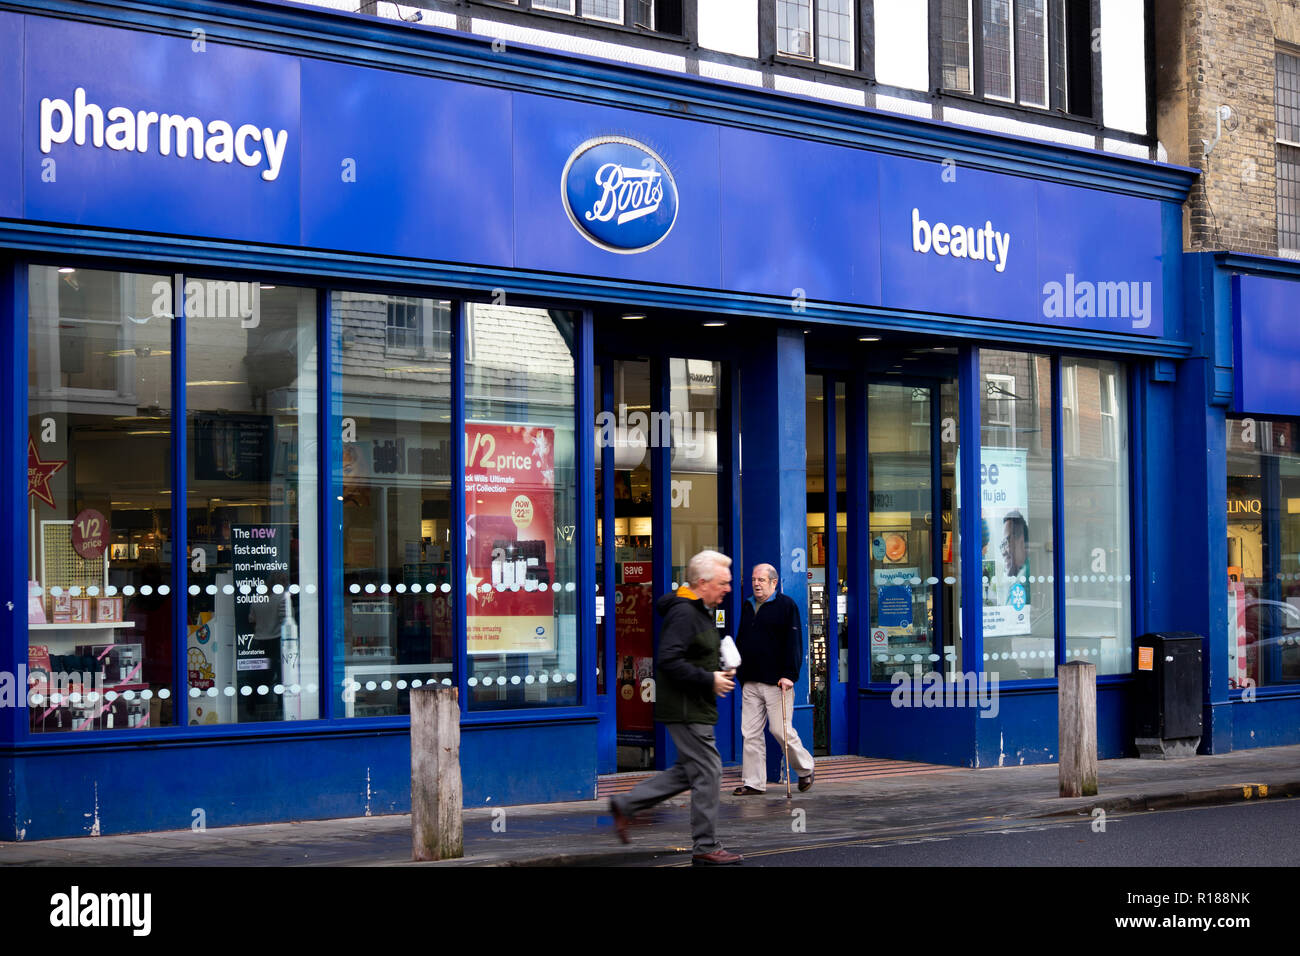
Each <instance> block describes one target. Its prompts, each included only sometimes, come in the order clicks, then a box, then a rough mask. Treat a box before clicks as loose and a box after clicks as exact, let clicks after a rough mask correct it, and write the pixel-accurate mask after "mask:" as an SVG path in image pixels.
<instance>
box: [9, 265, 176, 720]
mask: <svg viewBox="0 0 1300 956" xmlns="http://www.w3.org/2000/svg"><path fill="white" fill-rule="evenodd" d="M28 297H29V313H28V342H29V348H28V353H29V367H28V399H27V402H28V439H27V503H28V514H27V521H28V527H29V535H28V540H29V552H28V555H27V561H28V569H29V570H28V578H29V583H28V606H27V628H28V652H27V667H28V704H29V715H30V728H31V730H32V732H33V733H49V732H54V731H81V730H120V729H135V728H144V727H151V726H158V725H160V724H166V723H169V722H170V721H171V719H172V716H171V715H172V706H173V704H174V701H175V696H174V693H173V692H174V687H173V682H172V642H171V634H172V623H171V615H172V600H173V595H172V594H171V587H170V584H169V582H170V580H171V569H172V547H171V495H172V488H171V481H170V475H171V469H170V458H171V449H172V437H171V436H172V428H171V359H170V356H171V348H172V338H171V324H170V318H171V315H170V313H171V302H172V280H171V279H169V278H166V277H163V276H150V275H134V274H129V273H118V272H102V271H96V270H91V269H74V268H71V267H63V268H58V267H53V266H33V267H32V268H31V269H30V271H29V279H28Z"/></svg>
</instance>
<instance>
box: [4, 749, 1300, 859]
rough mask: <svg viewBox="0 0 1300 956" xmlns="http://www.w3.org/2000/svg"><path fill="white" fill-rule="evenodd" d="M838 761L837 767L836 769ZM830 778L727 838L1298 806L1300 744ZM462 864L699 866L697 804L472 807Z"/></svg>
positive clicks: (223, 844)
mask: <svg viewBox="0 0 1300 956" xmlns="http://www.w3.org/2000/svg"><path fill="white" fill-rule="evenodd" d="M827 763H828V765H829V762H827ZM941 769H942V770H943V771H944V772H936V773H928V772H908V773H895V774H884V775H881V774H876V775H867V776H863V777H860V778H856V779H851V780H837V779H835V778H834V777H833V776H832V775H831V774H827V779H825V780H823V778H822V773H821V771H820V770H819V771H818V775H817V782H816V784H815V786H814V787H813V788H812V789H811V790H809V791H808V792H807V793H799V792H798V791H797V790H796V791H795V792H794V793H793V795H792V797H791V798H790V799H787V798H786V796H785V792H784V788H782V787H769V789H768V791H767V793H766V794H764V795H762V796H748V797H735V796H732V795H731V794H730V791H724V794H723V797H722V806H721V810H720V812H719V820H718V835H719V837H720V839H722V840H723V842H724V843H725V844H726V845H727V847H728V848H730V849H733V850H738V851H740V852H742V853H745V852H748V853H771V852H779V851H781V850H783V849H788V848H794V847H807V846H815V845H829V844H832V843H845V842H864V841H879V840H881V839H887V838H889V837H891V836H897V837H898V838H899V839H906V838H908V837H907V835H908V834H913V835H915V834H917V833H924V832H929V833H934V832H937V831H939V830H941V829H948V830H954V829H961V828H972V827H986V828H987V827H1012V826H1017V825H1030V824H1032V823H1033V821H1037V822H1038V823H1040V824H1041V823H1042V822H1043V818H1044V817H1052V818H1056V819H1058V820H1070V819H1078V820H1079V821H1080V825H1081V826H1087V825H1088V821H1089V819H1090V816H1089V815H1090V813H1091V812H1092V811H1093V810H1094V809H1095V808H1101V809H1105V810H1107V812H1118V813H1125V812H1139V811H1144V810H1147V809H1153V808H1159V807H1173V806H1190V805H1198V804H1206V803H1224V802H1231V801H1240V800H1259V799H1269V800H1274V799H1285V798H1287V797H1295V796H1300V746H1292V747H1271V748H1260V749H1255V750H1242V751H1237V752H1235V753H1230V754H1222V755H1215V756H1201V757H1192V758H1188V759H1183V760H1168V761H1162V760H1137V759H1123V760H1106V761H1102V762H1101V764H1100V767H1099V779H1100V793H1099V794H1098V795H1097V796H1096V797H1080V798H1074V799H1062V798H1060V797H1058V796H1057V775H1058V768H1057V766H1056V765H1055V764H1038V765H1034V766H1027V767H990V768H984V769H970V768H941ZM464 832H465V854H466V855H465V857H464V858H463V859H459V860H447V861H443V862H440V863H432V864H416V865H428V866H443V867H445V866H520V865H564V864H589V865H618V864H625V863H632V862H638V861H647V860H652V859H653V860H664V861H667V862H673V861H686V860H689V853H690V838H689V834H690V797H689V794H682V795H681V796H680V797H676V798H674V799H672V800H670V801H667V802H666V803H664V804H661V805H660V806H658V807H656V808H654V809H653V810H650V811H648V812H646V813H644V814H642V815H641V816H640V817H638V818H637V820H636V821H634V824H633V826H632V840H631V844H630V845H623V844H621V843H619V841H618V840H617V838H616V837H615V835H614V832H613V827H612V825H611V821H610V817H609V813H608V801H607V800H606V799H598V800H585V801H579V802H574V803H556V804H539V805H533V806H516V807H499V808H495V809H493V808H474V809H470V810H466V811H465V813H464ZM410 860H411V818H410V816H409V815H404V814H397V815H392V816H382V817H363V818H356V819H343V820H321V821H304V822H300V823H280V824H268V825H262V826H243V827H225V828H213V829H208V830H206V831H202V832H193V831H190V830H182V831H173V832H167V833H139V834H127V835H123V836H106V837H81V838H77V839H68V840H43V841H33V842H25V843H0V866H15V865H19V866H23V865H25V866H51V865H53V866H59V865H74V866H82V867H85V866H195V865H202V866H207V867H211V866H295V865H300V866H319V865H335V866H341V865H350V866H393V865H403V864H410Z"/></svg>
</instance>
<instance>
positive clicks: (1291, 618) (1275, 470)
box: [1227, 418, 1300, 691]
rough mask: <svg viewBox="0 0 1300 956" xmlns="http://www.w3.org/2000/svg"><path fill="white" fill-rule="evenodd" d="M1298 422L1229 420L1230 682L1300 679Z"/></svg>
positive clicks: (1242, 685) (1238, 686)
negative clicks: (1296, 444) (1296, 445)
mask: <svg viewBox="0 0 1300 956" xmlns="http://www.w3.org/2000/svg"><path fill="white" fill-rule="evenodd" d="M1297 438H1300V428H1297V427H1296V424H1295V423H1294V422H1275V421H1266V420H1264V419H1256V418H1229V419H1228V443H1227V451H1228V501H1227V510H1228V569H1227V570H1228V574H1227V587H1228V607H1227V610H1228V621H1227V624H1228V688H1229V689H1230V690H1241V691H1248V690H1250V689H1252V688H1255V687H1268V686H1277V685H1281V684H1293V683H1296V682H1300V452H1298V451H1297V450H1296V447H1295V442H1296V440H1297Z"/></svg>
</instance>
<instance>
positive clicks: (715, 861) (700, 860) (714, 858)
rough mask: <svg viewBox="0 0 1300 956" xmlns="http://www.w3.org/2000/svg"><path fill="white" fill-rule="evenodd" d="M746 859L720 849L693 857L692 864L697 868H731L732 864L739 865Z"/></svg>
mask: <svg viewBox="0 0 1300 956" xmlns="http://www.w3.org/2000/svg"><path fill="white" fill-rule="evenodd" d="M744 859H745V858H744V857H743V856H741V855H740V854H739V853H732V852H730V851H729V850H724V849H723V848H722V847H718V848H717V849H716V850H714V851H713V852H712V853H697V854H695V856H693V857H691V862H692V863H694V864H695V865H696V866H730V865H731V864H732V863H739V862H741V861H742V860H744Z"/></svg>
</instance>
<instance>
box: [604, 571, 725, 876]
mask: <svg viewBox="0 0 1300 956" xmlns="http://www.w3.org/2000/svg"><path fill="white" fill-rule="evenodd" d="M730 591H731V558H729V557H727V556H726V555H725V554H719V553H718V552H717V551H701V552H700V553H699V554H697V555H695V556H694V557H693V558H691V560H690V563H689V564H687V566H686V584H685V585H683V586H682V587H680V588H678V589H677V592H676V593H675V594H665V595H664V596H663V597H661V598H660V599H659V600H658V601H657V602H656V603H655V609H656V610H657V611H658V612H659V613H660V614H662V615H663V618H664V622H663V627H662V628H661V629H660V632H659V651H658V653H657V655H656V657H655V719H656V720H658V721H660V722H661V723H663V724H664V725H666V726H667V728H668V733H669V735H670V736H671V737H672V739H673V743H674V744H676V745H677V762H676V763H675V764H673V765H672V766H671V767H669V768H668V769H667V770H665V771H663V772H662V773H658V774H656V775H655V776H653V777H651V778H650V779H649V780H643V781H642V782H641V783H639V784H637V785H636V786H635V787H634V788H633V789H632V792H631V793H628V794H626V795H623V796H614V797H612V798H610V801H609V810H610V814H611V815H612V816H613V817H614V831H615V832H616V833H617V834H618V838H619V839H620V840H622V841H623V842H624V843H626V842H627V841H628V834H627V825H628V821H629V820H630V819H631V818H632V816H633V815H634V814H636V813H638V812H639V811H641V810H645V809H647V808H648V807H652V806H654V805H655V804H656V803H660V802H661V801H663V800H667V799H668V798H669V797H673V796H676V795H677V794H679V793H681V792H682V791H683V790H686V789H688V788H689V789H690V791H691V838H692V841H693V844H694V846H693V857H692V861H693V862H694V863H697V864H704V865H714V866H717V865H721V864H730V863H739V862H740V861H741V860H742V859H743V857H741V855H740V854H739V853H732V852H731V851H729V850H726V849H724V848H723V846H722V844H721V843H719V842H718V839H717V837H716V836H715V834H714V831H715V830H716V829H717V823H718V804H719V802H720V799H721V796H722V757H721V756H720V755H719V754H718V747H717V744H716V743H714V738H713V728H714V725H715V724H716V723H717V722H718V705H717V698H718V697H725V696H726V695H727V694H728V693H730V691H731V690H732V689H733V688H734V687H735V686H736V685H735V683H734V682H733V681H732V679H731V678H732V675H733V674H734V671H730V670H723V665H722V660H721V653H720V650H719V648H720V644H721V639H720V638H719V637H718V628H717V626H716V624H715V623H714V617H713V609H714V608H716V607H717V606H718V605H719V604H721V603H722V599H723V598H724V597H726V596H727V593H728V592H730Z"/></svg>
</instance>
